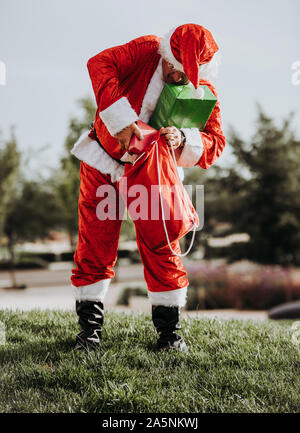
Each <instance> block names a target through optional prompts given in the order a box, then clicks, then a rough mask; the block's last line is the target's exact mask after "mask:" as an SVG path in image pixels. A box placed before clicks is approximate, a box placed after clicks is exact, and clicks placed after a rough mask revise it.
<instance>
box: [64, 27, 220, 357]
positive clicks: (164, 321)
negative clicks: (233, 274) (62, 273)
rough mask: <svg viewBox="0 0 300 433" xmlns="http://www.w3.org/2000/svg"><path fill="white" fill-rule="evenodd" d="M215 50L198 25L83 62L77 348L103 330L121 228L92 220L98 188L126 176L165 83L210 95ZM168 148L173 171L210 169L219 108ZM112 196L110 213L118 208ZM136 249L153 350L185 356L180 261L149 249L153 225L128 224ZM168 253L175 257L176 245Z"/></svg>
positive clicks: (172, 135) (175, 136)
mask: <svg viewBox="0 0 300 433" xmlns="http://www.w3.org/2000/svg"><path fill="white" fill-rule="evenodd" d="M217 51H218V46H217V44H216V42H215V40H214V38H213V36H212V35H211V33H210V32H209V31H208V30H207V29H205V28H204V27H202V26H200V25H196V24H184V25H181V26H179V27H177V28H174V29H172V30H171V31H170V32H169V33H168V34H167V35H166V36H165V37H163V38H159V37H157V36H153V35H150V36H142V37H140V38H137V39H134V40H132V41H130V42H129V43H127V44H125V45H121V46H117V47H113V48H110V49H106V50H104V51H102V52H101V53H99V54H97V55H96V56H94V57H92V58H91V59H90V60H89V61H88V64H87V66H88V71H89V74H90V78H91V81H92V86H93V90H94V93H95V97H96V102H97V112H96V117H95V122H94V129H93V131H92V132H90V133H88V132H87V133H85V134H83V135H82V136H81V137H80V139H79V140H78V141H77V143H76V144H75V146H74V148H73V149H72V153H73V154H74V155H75V156H76V157H78V158H79V159H81V160H82V162H81V166H80V196H79V237H78V246H77V250H76V252H75V255H74V260H75V264H76V268H75V269H74V270H73V271H72V277H71V282H72V286H73V287H74V289H75V293H76V312H77V314H78V316H79V324H80V325H81V331H80V333H79V334H78V335H77V338H76V340H77V342H76V348H78V349H81V348H85V349H94V348H96V347H97V346H99V343H100V339H101V332H102V325H103V302H104V298H105V294H106V292H107V290H108V287H109V283H110V280H111V278H113V277H114V270H113V268H114V265H115V263H116V259H117V248H118V240H119V234H120V228H121V223H122V215H119V216H118V218H117V219H106V220H101V219H98V218H97V215H96V208H97V205H98V204H99V202H100V201H101V200H102V199H103V198H99V197H97V189H98V188H99V186H103V185H107V186H108V185H109V186H110V187H112V188H114V189H115V191H116V192H117V191H118V186H119V181H120V178H121V177H122V176H123V174H124V164H125V163H124V162H123V161H121V158H122V156H123V155H124V154H125V153H126V151H127V149H128V146H129V142H130V139H131V137H132V135H133V134H135V135H136V136H137V137H138V138H142V134H141V131H140V130H139V128H138V127H137V125H136V123H135V122H136V121H137V120H138V119H140V120H142V121H143V122H145V123H148V122H149V119H150V117H151V115H152V113H153V111H154V109H155V106H156V104H157V101H158V99H159V96H160V93H161V91H162V89H163V86H164V84H165V82H168V83H171V84H172V83H173V84H187V83H188V82H189V81H190V82H191V83H192V84H193V85H194V87H195V89H197V87H198V86H199V84H201V85H204V84H205V85H207V86H208V87H209V88H210V89H211V91H212V92H213V93H214V94H215V95H216V90H215V88H214V86H213V85H212V83H211V81H210V77H211V76H212V74H213V73H214V71H215V68H216V63H217V62H216V52H217ZM161 133H162V134H163V135H164V136H165V139H166V142H167V144H168V145H172V146H173V148H175V149H176V151H175V152H176V159H177V164H178V166H179V167H193V166H196V165H199V166H200V167H202V168H204V169H207V168H209V167H210V166H211V165H212V164H213V163H214V162H215V161H216V159H217V158H218V157H219V156H220V155H221V153H222V151H223V149H224V146H225V137H224V135H223V132H222V127H221V116H220V106H219V102H217V104H216V105H215V108H214V110H213V112H212V114H211V116H210V118H209V120H208V122H207V124H206V126H205V130H204V131H200V130H199V129H198V128H183V129H182V130H178V129H177V128H175V127H174V126H170V127H168V128H163V129H162V130H161ZM118 197H119V195H118V194H116V201H117V202H116V208H118V200H119V199H118ZM134 223H135V229H136V239H137V245H138V249H139V252H140V255H141V259H142V262H143V266H144V275H145V280H146V283H147V287H148V297H149V300H150V303H151V305H152V319H153V323H154V326H155V327H156V330H157V332H158V335H159V339H158V348H159V349H166V348H173V349H178V350H184V351H186V350H187V348H186V345H185V343H184V341H183V338H182V337H181V336H180V335H178V334H177V333H176V331H177V330H178V329H180V325H179V312H180V308H181V307H183V306H184V305H185V302H186V293H187V286H188V280H187V278H186V271H185V269H184V267H183V265H182V262H181V259H180V257H179V256H178V255H175V254H174V253H173V252H172V251H171V250H170V248H169V246H168V245H166V247H163V248H159V249H157V250H156V249H153V248H150V247H149V242H147V239H150V237H151V220H149V224H148V226H147V227H148V229H146V230H145V225H144V226H143V232H141V230H140V227H139V221H138V220H136V221H134ZM171 245H172V249H173V251H174V252H176V253H180V246H179V241H174V242H173V243H172V244H171Z"/></svg>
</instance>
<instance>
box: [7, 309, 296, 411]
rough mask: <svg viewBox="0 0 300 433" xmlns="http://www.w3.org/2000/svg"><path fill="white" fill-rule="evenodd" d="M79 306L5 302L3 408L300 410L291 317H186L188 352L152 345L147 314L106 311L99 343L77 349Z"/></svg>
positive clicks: (184, 326)
mask: <svg viewBox="0 0 300 433" xmlns="http://www.w3.org/2000/svg"><path fill="white" fill-rule="evenodd" d="M77 320H78V318H77V316H76V314H75V313H70V312H66V311H63V312H58V311H43V312H41V311H30V312H20V311H17V312H10V311H1V312H0V321H2V322H3V323H4V324H5V325H6V331H7V332H6V339H7V344H6V345H4V346H0V395H1V399H0V412H14V413H16V412H30V413H31V412H35V413H45V412H48V413H52V412H55V413H59V412H63V413H65V412H72V413H75V412H88V413H91V412H93V413H203V412H210V413H212V412H214V413H215V412H222V413H228V412H235V413H238V412H248V413H268V412H277V413H285V412H298V411H299V406H300V393H299V374H298V372H299V348H298V347H296V346H295V345H294V344H293V342H292V331H291V328H290V323H289V322H287V323H282V322H281V323H278V322H276V323H273V322H264V323H263V322H254V321H245V322H243V321H238V320H224V321H220V320H210V319H199V318H197V319H192V318H186V319H184V320H182V327H183V329H182V331H181V333H182V335H183V336H184V338H185V340H186V342H187V345H188V346H189V348H190V351H189V353H187V354H186V353H180V352H176V351H171V352H163V353H161V352H156V351H155V349H154V348H155V343H156V339H157V334H156V332H155V330H154V327H153V324H152V323H151V318H150V316H149V315H141V314H139V315H138V314H135V315H131V314H113V313H110V314H107V315H106V317H105V325H104V330H103V340H102V346H101V348H100V350H98V351H96V352H95V353H90V354H87V353H78V352H76V351H74V349H73V347H74V340H75V334H76V332H78V325H77Z"/></svg>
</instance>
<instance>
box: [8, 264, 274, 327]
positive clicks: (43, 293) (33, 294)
mask: <svg viewBox="0 0 300 433" xmlns="http://www.w3.org/2000/svg"><path fill="white" fill-rule="evenodd" d="M72 266H73V263H53V264H52V265H51V268H50V269H49V270H24V271H17V273H16V275H17V282H18V284H26V285H27V289H24V290H14V289H5V288H4V287H5V286H9V285H10V279H9V273H8V272H3V271H2V272H0V309H6V308H8V309H12V310H17V309H19V310H24V311H28V310H32V309H40V310H46V309H57V310H65V311H74V310H75V298H74V294H73V289H72V288H71V284H70V271H71V269H72ZM116 271H117V272H116V277H117V278H114V279H113V280H112V282H111V284H110V287H109V290H108V292H107V295H106V298H105V309H106V310H107V311H116V312H126V313H132V312H135V313H147V314H150V313H151V306H150V303H149V301H148V299H147V298H146V297H142V296H134V297H131V298H130V304H129V306H128V307H126V306H121V305H117V300H118V298H119V296H120V294H121V293H122V291H123V289H124V288H125V287H145V288H146V283H145V280H144V275H143V267H142V265H140V264H136V265H130V266H127V265H125V266H120V267H118V268H117V269H116ZM182 315H183V316H185V315H186V316H190V317H194V318H197V319H199V318H202V317H209V318H217V319H226V320H227V319H240V320H248V319H251V320H267V319H268V315H267V312H266V311H241V310H234V309H226V310H199V311H182Z"/></svg>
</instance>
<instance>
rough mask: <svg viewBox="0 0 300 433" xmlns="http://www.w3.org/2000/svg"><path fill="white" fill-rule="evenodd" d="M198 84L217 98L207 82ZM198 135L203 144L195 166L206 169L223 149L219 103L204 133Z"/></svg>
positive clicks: (223, 141) (212, 87) (215, 92)
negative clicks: (206, 88)
mask: <svg viewBox="0 0 300 433" xmlns="http://www.w3.org/2000/svg"><path fill="white" fill-rule="evenodd" d="M200 84H201V85H206V86H207V87H209V88H210V90H211V91H212V92H213V94H214V95H215V96H216V97H217V98H218V95H217V91H216V89H215V87H214V86H213V85H212V84H211V83H210V82H209V81H205V80H200ZM200 134H201V138H202V142H203V153H202V155H201V158H200V159H199V161H198V162H197V164H195V165H200V167H202V168H205V169H207V168H209V167H211V166H212V165H213V164H214V162H215V161H216V160H217V159H218V158H219V156H220V155H221V154H222V152H223V150H224V147H225V136H224V134H223V131H222V122H221V110H220V103H219V101H217V103H216V105H215V107H214V109H213V111H212V113H211V115H210V118H209V119H208V121H207V123H206V125H205V128H204V131H200Z"/></svg>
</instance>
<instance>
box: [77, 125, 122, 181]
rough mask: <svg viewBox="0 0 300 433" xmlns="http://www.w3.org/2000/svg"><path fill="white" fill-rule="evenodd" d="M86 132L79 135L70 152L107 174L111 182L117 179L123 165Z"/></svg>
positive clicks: (120, 174)
mask: <svg viewBox="0 0 300 433" xmlns="http://www.w3.org/2000/svg"><path fill="white" fill-rule="evenodd" d="M88 134H89V131H86V132H84V133H83V134H82V135H81V137H80V138H79V139H78V140H77V141H76V143H75V144H74V147H73V149H72V150H71V153H72V154H73V155H74V156H76V158H78V159H80V160H81V161H83V162H85V163H87V164H88V165H90V166H91V167H93V168H96V169H97V170H99V171H100V172H101V173H104V174H109V175H110V176H111V181H112V182H116V181H118V180H119V179H120V178H121V177H122V176H123V174H124V166H123V165H121V164H119V163H118V162H117V161H115V160H114V159H113V158H111V157H110V156H109V155H108V154H107V153H106V152H105V150H103V149H102V147H101V146H100V145H99V144H98V143H97V141H95V140H92V139H91V138H90V137H88Z"/></svg>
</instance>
